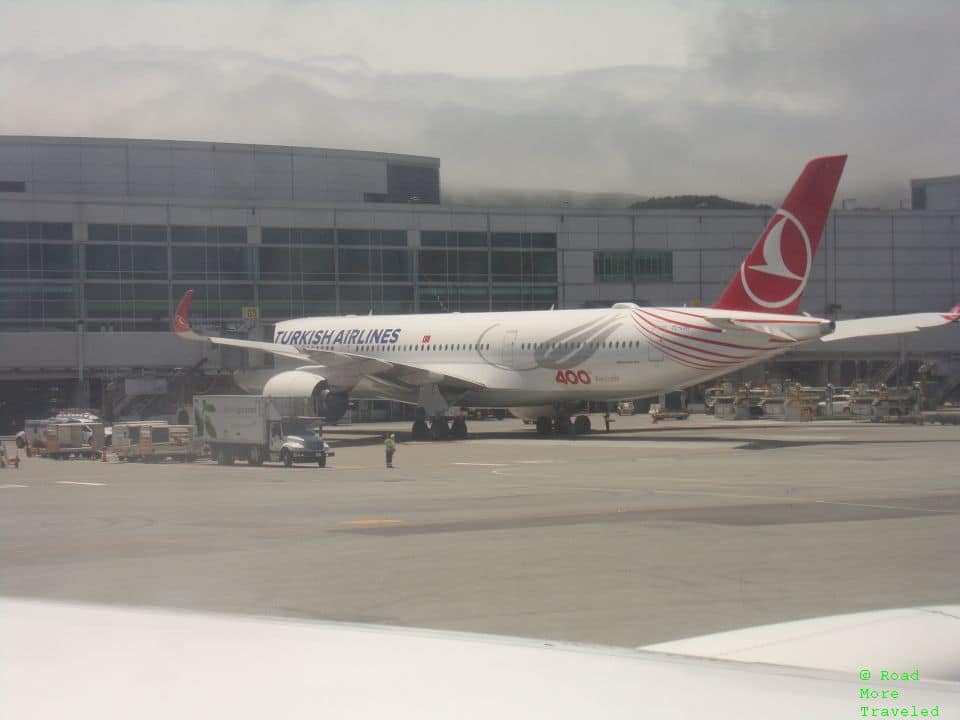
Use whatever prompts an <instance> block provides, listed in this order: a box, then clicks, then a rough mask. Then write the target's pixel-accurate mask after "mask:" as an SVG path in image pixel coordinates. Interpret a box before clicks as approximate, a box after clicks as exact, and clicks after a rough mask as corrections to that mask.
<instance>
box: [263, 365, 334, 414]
mask: <svg viewBox="0 0 960 720" xmlns="http://www.w3.org/2000/svg"><path fill="white" fill-rule="evenodd" d="M263 396H264V397H268V398H276V399H281V398H282V399H288V400H290V401H292V403H293V404H294V407H295V408H296V409H295V410H294V411H293V412H295V413H296V414H304V415H313V416H316V417H322V418H323V419H324V420H326V421H327V422H328V423H334V422H336V421H337V420H339V419H340V418H342V417H343V416H344V414H345V413H346V412H347V405H348V403H349V396H348V395H347V393H346V392H344V391H339V392H334V391H332V390H331V389H330V387H329V386H328V384H327V380H326V378H324V377H323V376H322V375H316V374H314V373H312V372H307V371H306V370H288V371H287V372H282V373H278V374H276V375H274V376H273V377H271V378H270V379H269V380H267V382H266V383H265V384H264V386H263ZM297 401H300V402H297Z"/></svg>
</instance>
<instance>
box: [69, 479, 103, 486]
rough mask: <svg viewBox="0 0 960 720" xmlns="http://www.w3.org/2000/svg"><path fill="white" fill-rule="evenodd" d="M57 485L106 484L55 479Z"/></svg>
mask: <svg viewBox="0 0 960 720" xmlns="http://www.w3.org/2000/svg"><path fill="white" fill-rule="evenodd" d="M57 485H106V483H96V482H80V481H79V480H57Z"/></svg>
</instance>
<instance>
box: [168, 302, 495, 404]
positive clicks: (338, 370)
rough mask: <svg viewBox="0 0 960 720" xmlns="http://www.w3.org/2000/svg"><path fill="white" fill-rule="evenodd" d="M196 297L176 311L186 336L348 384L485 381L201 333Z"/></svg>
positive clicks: (465, 385) (472, 385)
mask: <svg viewBox="0 0 960 720" xmlns="http://www.w3.org/2000/svg"><path fill="white" fill-rule="evenodd" d="M192 300H193V290H188V291H187V292H186V293H185V294H184V296H183V299H182V300H181V301H180V304H179V305H178V306H177V310H176V312H175V313H174V315H173V322H172V325H173V331H174V332H175V333H176V334H177V335H178V336H179V337H181V338H184V339H185V340H195V341H198V342H209V343H212V344H213V345H224V346H227V347H238V348H246V349H248V350H257V351H259V352H267V353H273V354H274V355H279V356H280V357H285V358H290V359H292V360H299V361H300V362H302V363H304V365H305V366H307V367H305V368H304V369H308V370H317V371H320V372H322V373H323V375H324V377H326V378H327V380H329V381H330V382H333V383H334V384H338V380H342V381H343V382H344V384H349V383H352V382H355V381H356V380H357V378H360V377H372V378H376V379H377V380H378V381H379V382H397V383H403V384H412V385H420V384H424V383H427V382H432V383H436V384H439V385H442V386H445V387H451V388H458V389H464V390H468V389H471V390H479V389H482V388H483V387H484V385H483V383H481V382H478V381H476V380H473V379H470V378H465V377H460V376H457V375H451V374H450V373H447V372H437V371H436V370H435V369H434V368H431V367H429V366H420V365H413V364H411V363H398V362H394V361H392V360H390V361H388V360H384V359H381V358H375V357H370V356H368V355H363V354H361V353H349V352H344V351H341V350H320V349H318V348H297V347H294V346H291V345H280V344H278V343H272V342H265V341H262V340H244V339H241V338H224V337H212V336H208V335H201V334H199V333H197V332H196V331H194V330H193V328H192V327H191V326H190V303H191V301H192Z"/></svg>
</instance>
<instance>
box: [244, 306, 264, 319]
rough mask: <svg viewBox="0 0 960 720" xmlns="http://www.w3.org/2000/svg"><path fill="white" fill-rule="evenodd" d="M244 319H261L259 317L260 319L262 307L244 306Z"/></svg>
mask: <svg viewBox="0 0 960 720" xmlns="http://www.w3.org/2000/svg"><path fill="white" fill-rule="evenodd" d="M243 319H244V320H259V319H260V308H256V307H244V308H243Z"/></svg>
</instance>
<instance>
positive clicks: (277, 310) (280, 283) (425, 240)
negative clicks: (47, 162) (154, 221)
mask: <svg viewBox="0 0 960 720" xmlns="http://www.w3.org/2000/svg"><path fill="white" fill-rule="evenodd" d="M84 229H85V231H86V232H85V237H86V240H85V241H82V242H80V241H75V240H74V232H75V230H76V232H77V236H78V237H79V238H83V237H84ZM420 235H421V236H420V247H419V248H417V247H408V244H407V238H408V233H407V231H406V230H403V229H386V230H385V229H362V228H358V229H353V228H340V229H335V228H330V227H327V228H292V227H263V228H261V230H260V243H259V244H257V243H255V242H254V243H251V242H250V239H249V238H248V228H246V227H243V226H212V225H171V226H166V225H133V224H123V223H120V224H111V223H90V224H89V225H87V226H86V227H85V228H84V226H83V225H77V226H74V225H73V224H71V223H55V222H31V223H24V222H0V280H2V282H0V330H34V329H44V328H46V329H74V328H76V326H77V324H78V323H79V322H81V321H83V322H85V324H86V327H87V329H88V330H90V331H121V330H123V331H164V330H166V329H167V328H168V327H169V323H170V317H171V312H172V309H173V307H175V305H176V304H177V302H179V300H180V297H181V296H182V295H183V293H184V292H185V291H186V290H189V289H193V290H194V303H193V311H194V313H195V316H196V317H197V319H198V324H202V325H204V326H214V327H217V326H223V325H234V326H239V325H241V324H242V323H243V319H242V309H243V308H244V307H257V308H259V310H260V318H261V320H262V321H263V322H264V323H266V324H270V323H273V322H276V321H278V320H284V319H287V318H291V317H303V316H311V315H338V314H339V315H348V314H364V315H365V314H367V313H370V312H373V313H375V314H386V313H397V314H402V313H412V312H479V311H488V310H532V309H546V308H549V307H551V306H553V305H556V304H557V301H558V290H557V279H558V271H557V268H558V255H557V250H556V245H557V237H556V234H554V233H492V234H491V233H487V232H431V231H424V232H422V233H421V234H420Z"/></svg>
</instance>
